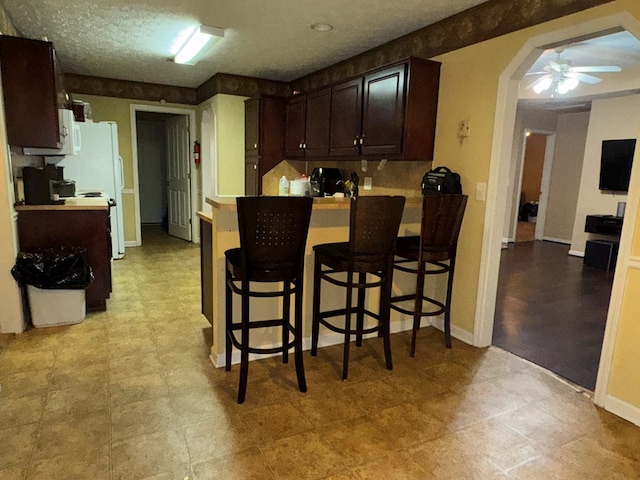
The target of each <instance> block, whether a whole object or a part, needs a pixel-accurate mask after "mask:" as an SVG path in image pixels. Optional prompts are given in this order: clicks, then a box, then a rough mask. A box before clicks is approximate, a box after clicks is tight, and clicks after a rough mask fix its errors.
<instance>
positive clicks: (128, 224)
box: [73, 95, 195, 242]
mask: <svg viewBox="0 0 640 480" xmlns="http://www.w3.org/2000/svg"><path fill="white" fill-rule="evenodd" d="M73 98H74V99H76V100H82V101H84V102H89V103H90V104H91V109H92V111H93V121H94V122H106V121H111V122H116V123H117V124H118V146H119V149H120V156H121V157H122V161H123V169H124V188H125V189H124V191H123V192H122V203H123V214H124V240H125V242H134V241H135V240H136V221H137V220H136V210H135V206H136V202H137V198H136V195H135V192H134V189H135V185H134V174H133V171H134V166H133V146H132V145H133V144H132V141H131V105H152V106H158V107H159V106H160V104H158V103H157V102H145V101H141V100H130V99H126V98H112V97H98V96H95V95H74V96H73ZM164 106H165V107H178V108H184V109H188V110H195V107H193V106H191V105H179V104H170V103H167V104H166V105H164ZM139 174H143V172H139Z"/></svg>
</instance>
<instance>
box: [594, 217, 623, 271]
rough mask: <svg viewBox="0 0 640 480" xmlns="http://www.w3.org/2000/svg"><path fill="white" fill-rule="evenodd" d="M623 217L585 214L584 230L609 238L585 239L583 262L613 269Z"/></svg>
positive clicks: (616, 257)
mask: <svg viewBox="0 0 640 480" xmlns="http://www.w3.org/2000/svg"><path fill="white" fill-rule="evenodd" d="M623 220H624V218H623V217H614V216H613V215H587V219H586V221H585V225H584V231H585V232H587V233H597V234H599V235H604V236H607V237H609V238H607V239H605V240H587V245H586V247H585V250H584V264H585V265H587V266H590V267H595V268H601V269H603V270H613V269H614V268H615V266H616V261H617V260H618V247H619V244H620V233H621V232H622V222H623Z"/></svg>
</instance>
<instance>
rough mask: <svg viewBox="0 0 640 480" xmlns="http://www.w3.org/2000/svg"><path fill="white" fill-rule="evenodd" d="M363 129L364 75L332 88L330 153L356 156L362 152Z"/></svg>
mask: <svg viewBox="0 0 640 480" xmlns="http://www.w3.org/2000/svg"><path fill="white" fill-rule="evenodd" d="M361 129H362V77H359V78H354V79H353V80H349V81H346V82H343V83H340V84H338V85H334V86H333V87H332V89H331V127H330V146H329V154H330V155H331V156H332V157H355V156H357V155H359V154H360V132H361Z"/></svg>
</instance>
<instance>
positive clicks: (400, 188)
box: [262, 160, 431, 197]
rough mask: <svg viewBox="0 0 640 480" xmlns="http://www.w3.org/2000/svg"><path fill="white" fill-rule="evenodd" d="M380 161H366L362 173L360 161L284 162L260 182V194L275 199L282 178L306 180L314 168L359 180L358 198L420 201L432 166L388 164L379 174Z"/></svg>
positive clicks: (427, 163)
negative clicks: (392, 197)
mask: <svg viewBox="0 0 640 480" xmlns="http://www.w3.org/2000/svg"><path fill="white" fill-rule="evenodd" d="M379 166H380V161H379V160H368V161H367V171H366V172H363V171H362V162H361V161H344V160H338V161H336V160H331V161H304V160H283V161H282V162H280V163H279V164H278V165H277V166H276V167H275V168H274V169H273V170H271V171H270V172H268V173H267V174H266V175H265V176H264V178H263V184H262V193H263V194H264V195H277V194H278V183H279V181H280V178H281V177H282V176H283V175H284V176H286V177H287V179H288V180H289V181H291V180H293V179H294V178H298V177H299V176H300V175H302V174H303V173H304V174H306V175H307V176H309V175H311V172H312V171H313V169H314V168H316V167H332V168H339V169H340V171H341V173H342V177H343V178H345V179H347V178H349V176H350V174H351V172H356V173H357V174H358V176H359V177H360V188H359V190H360V195H404V196H406V197H419V196H420V195H421V191H420V182H421V181H422V177H423V175H424V174H425V173H426V172H427V171H428V170H429V169H430V168H431V162H403V161H395V160H394V161H388V162H387V163H386V164H385V165H384V166H382V167H381V170H378V167H379ZM365 177H371V183H372V188H371V190H364V189H363V186H364V179H365Z"/></svg>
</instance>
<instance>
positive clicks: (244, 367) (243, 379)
mask: <svg viewBox="0 0 640 480" xmlns="http://www.w3.org/2000/svg"><path fill="white" fill-rule="evenodd" d="M242 291H243V293H242V341H241V345H242V347H241V348H240V384H239V386H238V403H243V402H244V399H245V396H246V393H247V378H248V376H249V295H248V293H247V292H248V291H249V282H248V281H246V282H245V281H243V282H242Z"/></svg>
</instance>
